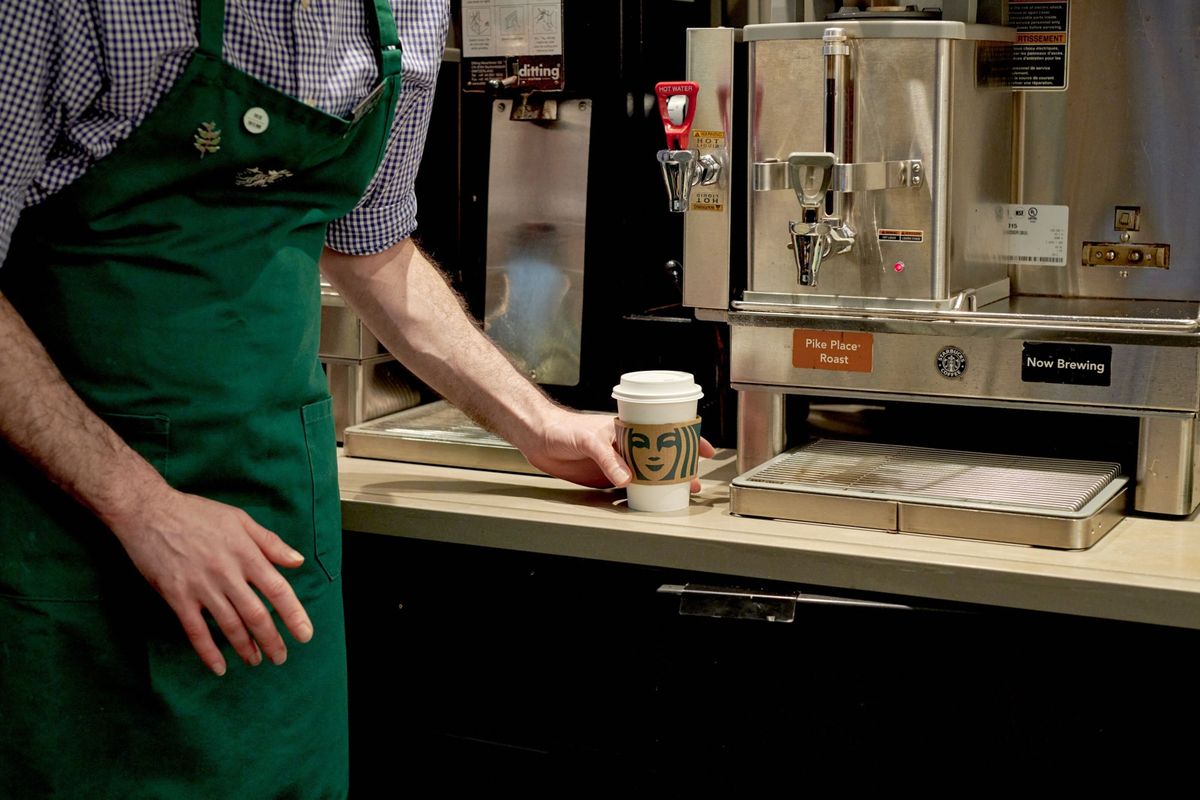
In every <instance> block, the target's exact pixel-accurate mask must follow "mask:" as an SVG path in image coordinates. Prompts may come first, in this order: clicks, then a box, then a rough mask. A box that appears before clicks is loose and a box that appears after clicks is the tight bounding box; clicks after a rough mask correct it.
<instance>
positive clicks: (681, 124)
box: [654, 81, 700, 150]
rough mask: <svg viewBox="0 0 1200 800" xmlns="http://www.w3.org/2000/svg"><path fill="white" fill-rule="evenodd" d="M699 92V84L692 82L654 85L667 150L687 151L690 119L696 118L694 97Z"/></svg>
mask: <svg viewBox="0 0 1200 800" xmlns="http://www.w3.org/2000/svg"><path fill="white" fill-rule="evenodd" d="M699 92H700V86H699V84H697V83H695V82H693V81H664V82H662V83H658V84H655V86H654V93H655V94H656V95H658V113H659V115H661V116H662V122H663V130H664V131H666V132H667V147H668V148H669V149H671V150H687V149H688V137H689V136H691V133H692V118H693V117H694V116H696V95H697V94H698V93H699Z"/></svg>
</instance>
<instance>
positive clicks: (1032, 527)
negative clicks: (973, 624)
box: [899, 487, 1127, 550]
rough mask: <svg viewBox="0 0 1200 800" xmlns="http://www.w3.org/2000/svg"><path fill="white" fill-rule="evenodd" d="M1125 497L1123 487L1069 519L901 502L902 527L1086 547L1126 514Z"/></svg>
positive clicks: (1064, 547) (911, 530)
mask: <svg viewBox="0 0 1200 800" xmlns="http://www.w3.org/2000/svg"><path fill="white" fill-rule="evenodd" d="M1126 501H1127V498H1126V489H1125V488H1124V487H1122V488H1121V489H1120V491H1118V492H1117V493H1116V494H1115V495H1113V496H1112V498H1111V499H1109V500H1108V501H1107V502H1105V503H1104V504H1103V505H1101V506H1100V507H1099V508H1098V509H1097V510H1096V511H1095V512H1093V513H1092V514H1091V515H1089V516H1087V517H1083V518H1080V519H1068V520H1064V519H1061V518H1057V517H1040V516H1038V515H1036V514H1023V515H1019V514H1005V513H999V512H995V511H967V510H963V509H958V508H943V507H940V506H922V505H915V504H913V503H900V504H899V514H900V530H901V531H902V532H904V533H919V534H925V535H927V536H953V537H955V538H959V539H979V540H982V541H989V542H1007V543H1009V544H1026V545H1034V546H1038V547H1055V548H1058V549H1061V550H1084V549H1086V548H1088V547H1091V546H1092V545H1094V544H1095V543H1096V542H1098V541H1099V540H1100V539H1101V538H1102V537H1103V536H1104V534H1106V533H1108V532H1109V531H1110V530H1112V529H1113V528H1114V527H1115V526H1116V524H1117V523H1118V522H1120V521H1121V520H1123V519H1124V518H1125V513H1124V509H1125V505H1126Z"/></svg>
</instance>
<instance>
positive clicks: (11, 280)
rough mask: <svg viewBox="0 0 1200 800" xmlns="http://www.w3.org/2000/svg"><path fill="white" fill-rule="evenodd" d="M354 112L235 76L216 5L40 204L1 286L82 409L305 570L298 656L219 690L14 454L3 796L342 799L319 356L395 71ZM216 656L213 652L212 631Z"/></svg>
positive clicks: (18, 237) (5, 606)
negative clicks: (324, 316)
mask: <svg viewBox="0 0 1200 800" xmlns="http://www.w3.org/2000/svg"><path fill="white" fill-rule="evenodd" d="M368 6H373V7H374V8H373V11H374V12H375V13H373V14H370V13H369V14H368V16H369V17H372V18H377V20H378V25H377V26H376V28H375V32H376V34H377V41H378V42H379V51H380V54H381V55H380V59H379V67H380V83H379V85H378V87H377V89H376V90H375V92H373V93H372V95H371V96H370V97H369V98H368V99H367V100H365V101H364V103H363V105H360V107H359V109H357V110H356V112H355V114H354V118H353V119H351V120H344V119H341V118H338V117H334V116H330V115H328V114H326V113H324V112H322V111H320V110H318V109H315V108H312V107H309V106H307V105H305V104H303V103H301V102H299V101H297V100H295V99H293V98H291V97H289V96H287V95H285V94H283V93H281V92H279V91H276V90H274V89H272V88H270V87H268V86H266V85H265V84H263V83H261V82H260V81H258V80H256V79H254V78H252V77H250V76H248V75H246V74H244V73H242V72H240V71H238V70H236V69H234V68H233V67H231V66H229V65H228V64H226V63H225V62H224V61H223V60H222V58H221V47H222V34H223V29H224V2H223V0H211V1H210V0H202V2H201V3H200V28H199V37H198V38H199V49H198V50H197V52H196V53H195V54H194V55H193V57H192V58H191V61H190V62H189V64H188V66H187V68H186V70H185V71H184V72H183V74H182V76H181V77H180V78H179V80H178V81H177V82H176V83H175V85H174V86H173V87H172V89H171V90H170V91H169V92H168V93H167V95H166V96H165V97H164V98H163V99H162V101H161V102H160V103H159V104H158V106H157V107H156V108H155V109H154V111H153V112H152V113H151V114H150V115H149V116H148V117H147V118H146V120H145V121H144V122H143V123H142V124H141V125H140V126H139V127H138V129H137V130H136V131H135V132H134V133H133V134H132V135H131V136H130V137H129V138H128V139H127V140H125V141H124V142H122V143H121V144H120V145H119V146H118V147H117V148H116V150H115V151H114V152H113V153H112V154H111V155H110V156H108V157H107V158H104V159H102V160H101V161H99V162H98V163H97V164H96V165H95V166H93V167H92V168H91V169H90V170H89V172H88V173H87V174H86V175H85V176H84V177H83V178H81V179H80V180H78V181H77V182H76V183H74V184H72V185H71V186H70V187H68V188H67V189H65V190H63V191H62V192H60V193H59V194H58V195H55V196H54V197H52V198H50V199H49V200H47V201H46V202H45V203H43V204H41V205H39V206H36V207H33V208H30V209H27V210H26V211H25V212H24V214H23V215H22V217H21V220H20V223H19V225H18V229H17V231H16V233H15V235H14V242H13V247H12V250H11V252H10V255H9V257H8V259H7V261H6V263H5V266H4V267H3V269H0V292H3V293H4V295H5V296H6V297H8V299H9V300H10V301H11V302H12V303H13V304H14V305H15V306H16V307H17V309H18V310H19V311H20V312H21V314H22V315H23V316H24V317H25V319H26V321H27V322H28V323H29V325H30V326H31V327H32V328H33V330H34V331H35V332H36V333H37V335H38V336H39V338H40V339H41V341H42V343H43V344H44V345H45V346H46V349H47V350H48V351H49V353H50V355H51V357H52V358H53V359H54V361H55V363H56V364H57V365H58V367H59V368H60V369H61V370H62V372H63V374H64V375H65V376H66V378H67V380H68V381H69V382H70V384H71V385H72V387H74V389H75V391H77V392H78V393H79V394H80V395H81V396H82V397H83V398H84V400H85V401H86V402H87V403H88V404H89V405H90V406H91V408H93V409H94V410H95V411H96V412H97V413H99V414H100V415H101V416H102V417H104V418H105V419H106V420H107V421H109V423H110V424H111V425H113V427H114V428H115V429H116V430H117V431H118V433H120V434H121V435H122V436H123V437H124V438H125V440H126V441H127V442H129V444H130V445H131V446H132V447H134V448H135V449H136V450H138V451H139V452H140V453H141V454H142V455H143V456H145V457H146V458H147V459H148V460H149V461H150V462H151V463H153V464H154V465H155V467H157V468H158V470H159V471H160V472H161V473H162V474H163V475H164V477H165V478H166V479H167V480H168V481H169V482H170V484H171V485H172V486H175V487H176V488H178V489H180V490H182V491H186V492H192V493H195V494H199V495H203V496H205V497H209V498H213V499H215V500H219V501H222V502H225V503H229V504H231V505H234V506H237V507H240V508H242V509H244V510H246V511H247V512H248V513H249V514H250V515H251V516H252V517H253V518H254V519H256V520H257V521H258V522H259V523H261V524H262V525H264V526H266V527H267V528H269V529H270V530H273V531H275V532H276V533H278V534H279V535H280V536H281V537H283V539H284V540H286V541H287V542H288V544H290V545H291V546H292V547H294V548H295V549H296V550H298V551H300V552H301V553H302V554H303V555H304V556H305V562H304V565H303V566H302V567H301V568H299V569H297V570H282V571H283V572H284V574H285V575H286V576H287V578H288V579H289V580H290V581H291V583H292V585H293V587H294V589H295V591H296V594H297V596H298V597H299V598H300V601H301V602H302V603H303V604H304V606H305V608H306V609H307V611H308V614H309V616H310V617H311V619H312V621H313V626H314V629H315V634H314V636H313V639H312V641H311V642H309V643H308V644H304V645H301V644H298V643H296V642H294V641H293V640H291V639H290V637H288V635H287V632H286V630H285V629H284V627H283V625H282V623H280V622H279V621H278V619H277V620H276V622H277V625H278V627H279V629H280V631H281V632H283V634H284V637H285V641H286V642H288V644H289V648H288V661H287V663H286V664H284V665H283V666H281V667H275V666H273V665H271V664H270V663H269V662H265V661H264V663H263V664H262V665H261V666H259V667H255V668H251V667H247V666H246V665H245V664H243V663H242V661H241V660H240V658H238V657H237V655H236V654H235V653H234V652H233V650H232V648H231V647H229V646H228V645H227V644H226V645H225V647H224V652H225V655H226V659H227V661H228V665H229V666H228V672H227V673H226V675H225V676H224V677H220V678H218V677H216V676H214V675H213V674H211V673H210V672H209V671H208V670H207V669H206V668H205V666H204V665H203V664H202V663H201V661H200V659H199V658H198V657H197V656H196V654H195V652H194V651H193V650H192V648H191V645H190V644H189V643H188V641H187V639H186V637H185V636H184V635H183V632H182V628H181V626H180V624H179V622H178V621H177V620H176V619H175V617H174V614H173V613H171V611H170V609H169V608H168V607H167V605H166V603H165V602H164V601H163V600H162V599H161V598H160V597H159V596H158V595H157V594H155V593H154V592H153V590H151V589H150V588H149V586H148V585H147V583H146V581H145V580H144V579H143V578H142V577H141V576H140V575H139V574H138V573H137V572H136V570H135V569H134V568H133V566H132V564H131V563H130V562H129V559H128V558H127V557H126V556H125V554H124V551H123V550H122V549H121V547H120V545H119V544H118V542H117V540H116V538H115V537H114V536H113V535H112V534H111V533H110V532H109V531H107V530H106V529H104V528H103V526H102V525H101V524H100V523H99V522H97V521H96V520H95V519H94V518H93V517H91V516H90V515H89V514H88V513H87V512H85V511H84V510H83V509H81V508H80V507H78V506H77V505H76V504H75V503H74V502H73V501H72V500H70V499H69V498H68V497H67V496H66V495H65V494H63V493H62V492H61V491H60V490H59V489H57V488H56V487H54V486H53V485H52V484H50V483H49V482H48V481H46V480H45V479H44V478H42V477H41V476H40V475H39V474H38V473H37V472H36V471H35V470H33V469H32V468H31V467H29V466H28V465H27V464H26V463H25V462H24V461H23V460H22V459H21V458H20V457H19V456H18V455H16V454H15V453H14V452H13V451H11V450H9V449H8V448H7V447H4V446H3V445H0V797H22V798H25V797H41V796H50V797H56V798H68V797H80V798H89V799H92V798H106V797H120V798H138V797H153V798H165V797H196V798H224V797H239V798H269V797H289V798H291V797H295V798H301V797H304V798H308V797H314V798H315V797H339V796H344V795H345V794H346V791H347V783H348V774H347V772H348V769H347V764H348V747H347V726H346V713H347V709H346V675H345V643H344V627H343V619H342V597H341V585H340V583H339V582H338V576H339V570H340V565H341V519H340V504H339V499H338V490H337V471H336V463H335V446H334V432H333V421H332V413H331V404H330V399H329V395H328V385H327V382H326V379H325V376H324V374H323V372H322V370H321V367H320V363H319V361H318V358H317V343H318V333H319V331H318V326H319V320H320V294H319V283H318V269H317V265H318V260H319V257H320V254H321V250H322V246H323V243H324V236H325V229H326V226H327V224H328V223H329V222H330V221H331V220H333V219H336V218H338V217H340V216H342V215H344V214H345V213H347V212H348V211H349V210H350V209H351V208H353V206H354V205H355V204H356V203H357V201H358V200H359V198H360V197H361V195H362V192H363V191H364V189H365V188H366V185H367V183H368V182H369V181H370V179H371V177H372V176H373V175H374V173H375V170H376V168H377V166H378V164H379V162H380V159H381V158H382V156H383V154H384V151H385V148H386V144H387V139H388V133H389V129H390V124H391V120H392V114H393V113H394V107H395V102H396V97H397V95H398V92H399V80H400V78H399V76H400V67H401V57H400V50H399V42H398V38H397V34H396V27H395V22H394V20H393V18H392V16H391V12H390V10H389V8H388V4H387V1H386V0H374V2H373V3H371V2H369V3H368ZM213 630H214V638H216V640H217V641H218V642H222V641H223V640H224V637H223V636H222V635H221V634H220V631H219V630H217V629H216V628H215V626H213Z"/></svg>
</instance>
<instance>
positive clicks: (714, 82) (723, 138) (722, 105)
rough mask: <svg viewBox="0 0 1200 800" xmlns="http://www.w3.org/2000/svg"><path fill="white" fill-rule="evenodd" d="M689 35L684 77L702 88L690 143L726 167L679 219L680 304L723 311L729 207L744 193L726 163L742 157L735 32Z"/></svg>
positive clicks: (726, 292)
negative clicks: (736, 108) (737, 120)
mask: <svg viewBox="0 0 1200 800" xmlns="http://www.w3.org/2000/svg"><path fill="white" fill-rule="evenodd" d="M687 37H688V38H687V77H688V80H690V81H695V82H696V83H697V84H698V85H699V87H700V92H699V94H698V95H697V98H696V115H695V117H694V118H693V120H692V142H691V145H692V147H694V148H696V149H697V150H698V151H699V152H700V153H701V154H702V155H704V154H711V155H715V156H716V157H717V158H718V160H719V161H720V163H722V164H723V165H724V166H723V167H722V169H721V174H720V175H719V176H718V180H717V183H716V184H715V185H713V186H697V187H694V188H693V189H692V192H693V194H694V196H693V203H692V204H691V207H690V208H689V209H688V210H687V213H686V215H685V216H684V220H683V243H684V244H683V247H684V259H683V303H684V305H686V306H691V307H693V308H716V309H724V308H728V307H729V253H730V246H731V245H730V216H731V211H730V204H731V203H741V202H744V193H745V187H744V186H733V185H732V184H731V181H730V179H729V170H730V165H732V164H733V159H734V158H735V157H740V154H738V153H737V150H736V143H735V142H734V120H733V73H734V69H733V67H734V46H735V44H736V43H737V41H738V39H739V31H735V30H733V29H731V28H695V29H691V30H689V31H688V33H687ZM698 132H703V133H704V134H705V135H698ZM711 134H720V135H719V136H714V135H711ZM697 201H703V202H697ZM738 246H739V247H740V246H741V245H740V243H739V245H738Z"/></svg>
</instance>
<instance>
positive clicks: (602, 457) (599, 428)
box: [514, 408, 714, 492]
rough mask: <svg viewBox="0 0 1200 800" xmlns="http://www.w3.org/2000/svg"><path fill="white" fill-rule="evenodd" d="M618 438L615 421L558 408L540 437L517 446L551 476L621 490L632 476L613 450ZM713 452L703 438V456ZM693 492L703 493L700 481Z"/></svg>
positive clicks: (694, 483)
mask: <svg viewBox="0 0 1200 800" xmlns="http://www.w3.org/2000/svg"><path fill="white" fill-rule="evenodd" d="M616 436H617V432H616V426H615V425H614V424H613V417H610V416H605V415H602V414H580V413H577V412H573V411H568V410H566V409H561V408H555V409H554V411H553V415H552V416H551V417H550V418H548V419H547V420H546V421H545V423H544V424H543V425H542V426H541V429H540V435H539V436H538V437H537V438H536V439H535V440H534V441H533V442H532V443H530V444H526V445H521V444H518V445H517V446H518V447H520V449H521V452H522V453H524V454H525V457H526V458H527V459H528V460H529V463H530V464H533V466H535V467H537V468H538V469H540V470H542V471H543V472H545V473H547V474H548V475H553V476H554V477H556V478H562V479H563V480H568V481H571V482H572V483H578V484H582V485H584V486H595V487H598V488H603V487H607V486H617V487H620V486H625V485H626V484H628V483H629V480H630V478H631V477H632V476H631V475H630V474H629V468H628V467H626V466H625V463H624V462H623V461H622V460H621V457H620V455H619V454H618V453H617V451H616V448H615V447H614V446H613V445H614V443H615V442H616ZM514 444H515V443H514ZM713 452H714V450H713V446H712V445H711V444H709V442H708V440H707V439H704V438H701V439H700V455H701V456H702V457H704V458H711V457H712V455H713ZM692 491H693V492H698V491H700V481H699V480H693V481H692Z"/></svg>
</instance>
